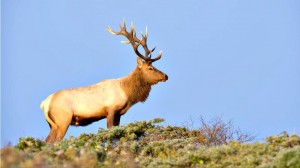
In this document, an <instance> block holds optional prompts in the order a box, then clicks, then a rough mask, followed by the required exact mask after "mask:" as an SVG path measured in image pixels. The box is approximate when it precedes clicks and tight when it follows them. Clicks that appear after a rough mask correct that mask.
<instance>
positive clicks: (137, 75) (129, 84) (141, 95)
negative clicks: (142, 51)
mask: <svg viewBox="0 0 300 168" xmlns="http://www.w3.org/2000/svg"><path fill="white" fill-rule="evenodd" d="M141 73H142V72H141V70H140V69H139V68H138V67H137V68H136V69H135V70H134V71H133V72H132V73H131V74H130V75H128V76H127V77H126V78H124V79H123V80H122V81H121V86H122V88H123V89H124V91H125V93H126V95H127V96H128V102H129V103H130V104H135V103H137V102H145V101H146V99H147V98H148V96H149V93H150V90H151V85H150V84H149V83H147V81H145V79H143V77H142V74H141Z"/></svg>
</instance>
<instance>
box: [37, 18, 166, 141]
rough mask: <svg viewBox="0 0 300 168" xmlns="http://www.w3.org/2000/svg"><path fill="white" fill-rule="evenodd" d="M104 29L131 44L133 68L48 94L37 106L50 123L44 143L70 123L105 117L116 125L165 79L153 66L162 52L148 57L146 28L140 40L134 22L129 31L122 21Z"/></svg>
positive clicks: (58, 137)
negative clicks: (122, 74)
mask: <svg viewBox="0 0 300 168" xmlns="http://www.w3.org/2000/svg"><path fill="white" fill-rule="evenodd" d="M107 30H108V32H110V33H111V34H113V35H122V36H125V37H126V38H127V41H121V42H122V43H125V44H131V45H132V47H133V50H134V52H135V54H136V55H137V56H138V57H137V66H136V68H135V69H134V70H133V71H132V72H131V73H130V74H129V75H128V76H125V77H122V78H118V79H106V80H103V81H100V82H99V83H96V84H93V85H90V86H85V87H79V88H73V89H66V90H60V91H58V92H56V93H54V94H51V95H50V96H48V97H47V98H46V99H45V100H44V101H43V102H42V103H41V106H40V107H41V109H42V110H43V111H44V115H45V118H46V121H47V122H48V124H49V126H50V133H49V135H48V136H47V138H46V140H45V141H46V142H47V143H54V142H56V141H60V140H62V139H63V137H64V136H65V134H66V132H67V130H68V128H69V126H70V125H75V126H86V125H89V124H91V123H92V122H95V121H98V120H101V119H103V118H106V119H107V128H111V127H112V126H119V124H120V118H121V116H122V115H124V114H125V113H126V112H127V111H128V109H129V108H130V107H131V106H133V105H134V104H136V103H138V102H145V101H146V99H147V97H148V96H149V93H150V90H151V86H152V85H155V84H157V83H158V82H165V81H166V80H168V76H167V75H166V74H164V73H163V72H161V71H159V70H158V69H156V68H155V67H154V66H153V65H152V63H153V62H155V61H157V60H159V59H160V58H161V56H162V52H161V51H160V52H159V54H158V56H157V57H155V58H151V56H152V53H153V51H154V50H155V47H154V48H153V49H151V50H149V49H148V46H147V37H148V31H147V28H146V32H145V34H142V37H141V38H140V39H139V38H138V37H137V36H136V31H135V27H134V25H133V24H131V31H130V32H127V30H126V23H125V21H124V23H123V25H120V31H119V32H115V31H113V30H112V29H111V28H110V27H108V28H107ZM139 46H142V47H143V49H144V50H145V54H144V55H142V54H141V53H140V52H139V50H138V47H139Z"/></svg>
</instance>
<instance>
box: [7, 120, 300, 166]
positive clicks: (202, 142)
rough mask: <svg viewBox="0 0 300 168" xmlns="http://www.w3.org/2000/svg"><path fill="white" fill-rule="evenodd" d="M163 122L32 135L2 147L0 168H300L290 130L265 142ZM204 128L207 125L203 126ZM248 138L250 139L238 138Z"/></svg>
mask: <svg viewBox="0 0 300 168" xmlns="http://www.w3.org/2000/svg"><path fill="white" fill-rule="evenodd" d="M163 121H164V120H163V119H154V120H151V121H148V122H146V121H141V122H135V123H129V124H127V125H124V126H120V127H113V128H111V129H109V130H105V129H99V130H98V132H97V133H96V134H81V135H80V136H79V137H70V138H67V139H64V140H62V141H61V142H58V143H54V144H52V145H49V144H45V143H44V142H43V141H42V140H39V139H34V138H32V137H27V138H20V140H19V143H18V144H17V145H16V146H15V148H13V147H5V148H2V149H1V167H274V168H275V167H300V137H299V136H298V135H289V134H287V133H286V132H283V133H281V134H280V135H276V136H270V137H267V138H266V140H265V142H252V143H244V142H245V141H247V140H249V139H251V137H252V136H251V135H249V134H245V133H243V132H241V131H240V130H238V131H237V132H239V133H238V134H233V133H237V132H236V131H234V130H236V129H235V128H233V126H232V123H228V122H223V121H222V120H220V119H218V120H214V121H215V122H210V123H209V124H208V123H206V122H205V121H204V120H202V127H200V128H198V129H188V128H186V127H177V126H162V125H159V123H161V122H163ZM204 125H205V126H204ZM238 135H246V136H240V137H239V136H238Z"/></svg>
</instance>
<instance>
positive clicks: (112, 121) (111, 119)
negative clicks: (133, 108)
mask: <svg viewBox="0 0 300 168" xmlns="http://www.w3.org/2000/svg"><path fill="white" fill-rule="evenodd" d="M120 118H121V115H120V114H118V113H116V112H115V113H108V116H107V118H106V120H107V121H106V122H107V128H111V127H113V126H119V125H120Z"/></svg>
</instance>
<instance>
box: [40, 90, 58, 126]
mask: <svg viewBox="0 0 300 168" xmlns="http://www.w3.org/2000/svg"><path fill="white" fill-rule="evenodd" d="M52 97H53V94H52V95H50V96H48V97H47V98H46V99H45V100H44V101H43V102H42V103H41V106H40V107H41V109H42V110H43V111H44V115H45V118H46V120H47V122H48V123H49V124H50V127H51V128H53V129H57V127H58V126H57V125H56V124H55V123H54V121H53V120H52V119H51V118H50V117H49V106H50V103H51V100H52Z"/></svg>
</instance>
